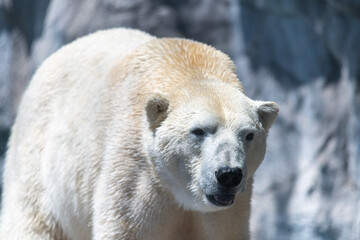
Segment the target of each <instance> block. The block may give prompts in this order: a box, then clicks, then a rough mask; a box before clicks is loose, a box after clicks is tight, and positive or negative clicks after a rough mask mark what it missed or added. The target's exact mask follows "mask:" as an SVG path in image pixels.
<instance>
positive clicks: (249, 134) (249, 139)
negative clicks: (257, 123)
mask: <svg viewBox="0 0 360 240" xmlns="http://www.w3.org/2000/svg"><path fill="white" fill-rule="evenodd" d="M253 138H254V134H253V133H248V135H246V138H245V139H246V140H247V141H251V140H253Z"/></svg>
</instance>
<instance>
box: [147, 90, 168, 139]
mask: <svg viewBox="0 0 360 240" xmlns="http://www.w3.org/2000/svg"><path fill="white" fill-rule="evenodd" d="M168 108H169V101H168V100H167V99H166V98H165V97H163V96H161V95H160V94H155V95H153V96H152V97H150V98H149V99H148V100H147V102H146V107H145V111H146V116H147V120H148V122H149V125H150V129H151V130H152V131H153V132H155V130H156V128H157V127H159V126H160V124H161V122H162V121H164V120H165V118H166V117H167V110H168Z"/></svg>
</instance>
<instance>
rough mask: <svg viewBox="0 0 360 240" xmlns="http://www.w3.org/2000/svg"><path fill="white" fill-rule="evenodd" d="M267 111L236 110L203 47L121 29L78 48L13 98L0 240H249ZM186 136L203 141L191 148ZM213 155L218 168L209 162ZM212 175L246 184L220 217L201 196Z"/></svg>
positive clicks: (226, 70) (235, 97) (245, 102)
mask: <svg viewBox="0 0 360 240" xmlns="http://www.w3.org/2000/svg"><path fill="white" fill-rule="evenodd" d="M277 111H278V109H277V106H276V104H275V103H271V102H259V101H253V100H251V99H249V98H247V97H246V96H245V95H244V92H243V90H242V87H241V84H240V82H239V80H238V79H237V77H236V74H235V69H234V65H233V63H232V62H231V60H230V59H229V58H228V57H227V56H226V55H225V54H223V53H221V52H220V51H217V50H215V49H214V48H212V47H210V46H207V45H204V44H201V43H198V42H194V41H190V40H185V39H166V38H165V39H156V38H154V37H152V36H150V35H148V34H146V33H143V32H140V31H134V30H128V29H113V30H107V31H101V32H97V33H95V34H92V35H89V36H86V37H84V38H81V39H79V40H77V41H75V42H73V43H71V44H69V45H67V46H65V47H63V48H62V49H60V50H59V51H58V52H56V53H55V54H53V55H52V56H51V57H50V58H49V59H47V60H46V61H45V62H44V64H43V65H42V66H41V67H40V68H39V70H38V71H37V72H36V74H35V75H34V77H33V79H32V81H31V83H30V85H29V88H28V89H27V90H26V92H25V94H24V97H23V100H22V103H21V105H20V108H19V113H18V116H17V119H16V122H15V124H14V127H13V129H12V134H11V138H10V142H9V149H8V152H7V156H6V163H5V171H4V192H3V199H2V209H1V218H0V239H105V240H106V239H128V240H130V239H131V240H132V239H153V240H162V239H164V240H165V239H172V240H176V239H187V240H192V239H200V240H201V239H204V240H205V239H206V240H211V239H217V240H219V239H224V240H225V239H226V240H229V239H248V238H249V216H250V199H251V191H252V182H253V180H252V177H253V174H254V172H255V170H256V169H257V167H258V165H259V164H260V163H261V161H262V159H263V157H264V153H265V139H266V135H267V132H268V129H269V128H270V126H271V124H272V123H273V121H274V120H275V118H276V115H277ZM194 126H202V127H204V128H207V129H210V130H209V134H207V135H206V138H204V139H203V140H202V141H199V139H195V138H194V136H191V132H190V130H191V128H193V127H194ZM248 131H252V132H254V134H255V137H254V140H253V141H252V142H251V143H249V142H244V134H245V133H246V132H248ZM222 143H225V145H224V146H227V147H228V148H226V151H228V155H229V156H230V157H229V158H223V157H221V156H222V155H221V154H219V153H216V152H217V150H216V149H217V148H216V147H217V146H219V144H222ZM219 164H228V165H229V166H239V167H241V168H243V171H244V175H245V178H244V180H243V181H242V183H241V184H240V187H239V189H237V195H236V199H235V202H234V204H233V205H232V206H230V207H226V208H225V207H218V206H215V205H212V204H211V203H209V202H208V201H207V200H206V198H205V195H204V194H209V193H214V191H217V190H216V181H215V178H214V177H213V175H212V174H213V171H214V170H215V169H216V168H217V167H219Z"/></svg>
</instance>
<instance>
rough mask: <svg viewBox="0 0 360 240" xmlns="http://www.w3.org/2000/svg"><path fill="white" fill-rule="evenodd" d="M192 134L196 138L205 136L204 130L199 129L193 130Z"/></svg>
mask: <svg viewBox="0 0 360 240" xmlns="http://www.w3.org/2000/svg"><path fill="white" fill-rule="evenodd" d="M191 133H192V134H194V135H196V136H198V137H202V136H204V135H205V132H204V130H202V129H200V128H195V129H194V130H192V131H191Z"/></svg>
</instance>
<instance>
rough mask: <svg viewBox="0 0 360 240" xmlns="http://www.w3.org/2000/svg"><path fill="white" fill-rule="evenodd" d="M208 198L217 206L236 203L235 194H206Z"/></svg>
mask: <svg viewBox="0 0 360 240" xmlns="http://www.w3.org/2000/svg"><path fill="white" fill-rule="evenodd" d="M206 198H207V200H209V202H211V203H212V204H214V205H216V206H221V207H227V206H231V205H232V204H233V203H234V199H235V194H214V195H206Z"/></svg>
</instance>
